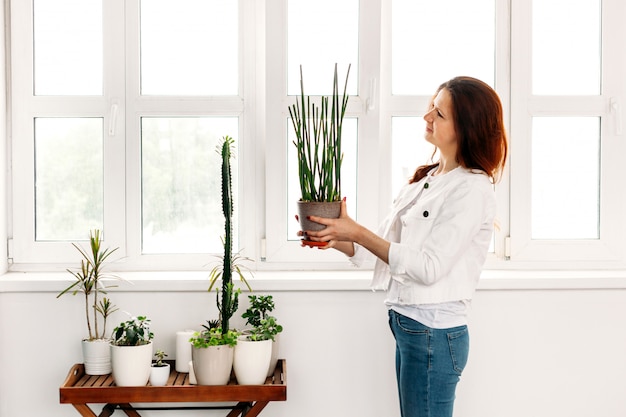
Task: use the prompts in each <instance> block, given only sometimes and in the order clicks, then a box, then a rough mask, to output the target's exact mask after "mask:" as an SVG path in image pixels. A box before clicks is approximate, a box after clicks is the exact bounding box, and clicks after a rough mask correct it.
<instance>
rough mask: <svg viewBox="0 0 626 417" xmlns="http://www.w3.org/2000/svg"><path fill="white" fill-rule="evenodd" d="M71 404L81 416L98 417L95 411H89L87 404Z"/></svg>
mask: <svg viewBox="0 0 626 417" xmlns="http://www.w3.org/2000/svg"><path fill="white" fill-rule="evenodd" d="M72 405H73V406H74V408H75V409H76V410H77V411H78V412H79V413H80V415H81V416H83V417H98V416H97V415H96V413H94V412H93V411H91V408H89V407H88V406H87V404H72Z"/></svg>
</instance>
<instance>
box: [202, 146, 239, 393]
mask: <svg viewBox="0 0 626 417" xmlns="http://www.w3.org/2000/svg"><path fill="white" fill-rule="evenodd" d="M233 143H234V141H233V139H232V138H231V137H229V136H225V137H224V138H223V139H222V143H221V144H220V146H219V147H218V153H219V154H220V155H221V157H222V165H221V171H222V175H221V178H222V211H223V213H224V219H225V232H226V234H225V236H224V240H223V243H224V256H223V258H222V259H221V262H220V263H219V265H217V266H215V267H214V268H213V270H212V271H211V274H210V281H211V284H210V286H209V292H210V291H212V289H213V287H214V285H215V284H216V282H217V281H218V280H220V279H221V281H222V288H221V291H220V290H216V292H217V294H216V303H217V309H218V311H219V315H220V318H219V320H216V321H209V322H208V325H207V326H203V327H204V330H203V331H200V332H196V333H194V335H193V337H192V338H191V339H190V342H191V344H192V345H193V347H192V350H191V356H192V362H193V371H194V373H195V376H196V379H197V381H198V384H199V385H225V384H227V383H228V381H229V379H230V374H231V371H232V367H233V358H234V347H235V345H236V344H237V337H238V336H239V333H238V332H237V331H236V330H232V329H230V319H231V317H232V316H233V315H234V314H235V312H236V311H237V308H238V307H239V294H240V293H241V290H239V289H235V287H234V285H233V279H232V278H233V273H236V274H238V275H239V278H240V279H241V280H242V281H243V282H244V283H245V284H246V285H248V283H247V281H246V280H245V278H244V276H243V273H242V268H243V267H242V265H241V261H242V260H243V259H245V258H242V257H241V256H239V254H233V237H232V235H233V226H232V215H233V195H232V180H231V164H230V160H231V158H232V146H233ZM248 288H250V286H249V285H248Z"/></svg>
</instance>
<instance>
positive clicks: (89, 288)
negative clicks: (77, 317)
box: [57, 229, 118, 340]
mask: <svg viewBox="0 0 626 417" xmlns="http://www.w3.org/2000/svg"><path fill="white" fill-rule="evenodd" d="M72 245H73V246H74V247H75V248H76V249H77V250H78V251H79V252H80V254H81V255H82V259H81V261H80V268H79V269H76V270H72V269H67V271H68V272H69V273H70V274H72V276H73V277H74V278H75V279H76V280H75V281H74V282H72V284H70V285H69V286H68V287H67V288H66V289H64V290H63V291H61V292H60V293H59V294H58V295H57V298H59V297H60V296H62V295H63V294H67V293H71V294H72V295H76V294H77V293H82V295H83V297H84V300H85V317H86V321H87V332H88V335H89V337H88V340H96V339H104V338H105V335H106V323H107V318H108V317H109V316H110V315H111V314H112V313H114V312H115V311H117V308H116V307H115V306H114V305H113V304H112V303H111V301H110V300H109V299H108V298H106V297H103V298H100V295H101V294H106V293H107V292H106V289H107V288H110V287H112V285H106V282H105V280H106V279H118V277H116V276H114V275H110V274H107V273H105V272H104V262H105V261H106V260H107V258H108V257H109V256H111V254H112V253H113V252H115V251H116V250H117V249H118V248H115V249H109V248H106V249H105V248H103V247H102V233H101V231H100V230H97V229H96V230H93V231H90V232H89V251H86V250H84V249H83V248H82V247H80V246H78V245H77V244H75V243H72ZM98 316H100V317H101V318H102V326H100V324H99V323H100V320H98Z"/></svg>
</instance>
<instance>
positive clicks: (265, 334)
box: [247, 316, 283, 341]
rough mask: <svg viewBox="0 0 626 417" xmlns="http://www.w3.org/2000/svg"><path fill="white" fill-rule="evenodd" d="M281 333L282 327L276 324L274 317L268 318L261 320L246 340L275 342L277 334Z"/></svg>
mask: <svg viewBox="0 0 626 417" xmlns="http://www.w3.org/2000/svg"><path fill="white" fill-rule="evenodd" d="M282 331H283V326H281V325H280V324H278V323H277V322H276V317H272V316H268V317H267V318H264V319H261V321H260V323H259V324H258V326H255V327H254V328H253V329H252V331H251V332H250V334H249V335H248V336H247V337H248V340H256V341H258V340H275V337H276V335H277V334H278V333H280V332H282Z"/></svg>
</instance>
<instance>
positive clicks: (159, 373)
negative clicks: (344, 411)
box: [150, 363, 170, 387]
mask: <svg viewBox="0 0 626 417" xmlns="http://www.w3.org/2000/svg"><path fill="white" fill-rule="evenodd" d="M169 377H170V364H169V363H166V364H165V366H156V364H154V363H153V364H152V367H151V368H150V385H152V386H153V387H162V386H164V385H165V384H167V380H168V378H169Z"/></svg>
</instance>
